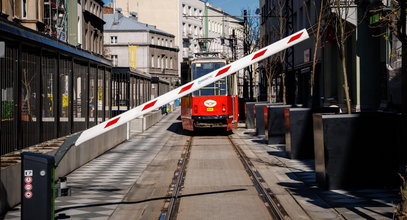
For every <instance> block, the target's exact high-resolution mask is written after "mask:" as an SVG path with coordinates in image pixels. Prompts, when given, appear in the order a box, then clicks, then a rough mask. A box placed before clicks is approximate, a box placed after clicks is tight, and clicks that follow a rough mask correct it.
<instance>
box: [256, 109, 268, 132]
mask: <svg viewBox="0 0 407 220" xmlns="http://www.w3.org/2000/svg"><path fill="white" fill-rule="evenodd" d="M268 105H270V103H261V104H256V105H255V108H256V135H264V130H265V124H266V121H267V120H266V119H265V117H266V115H267V106H268Z"/></svg>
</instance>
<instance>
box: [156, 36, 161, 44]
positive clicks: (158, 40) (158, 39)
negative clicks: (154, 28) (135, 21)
mask: <svg viewBox="0 0 407 220" xmlns="http://www.w3.org/2000/svg"><path fill="white" fill-rule="evenodd" d="M160 40H161V39H160V38H159V37H158V38H157V45H160V44H161V42H160Z"/></svg>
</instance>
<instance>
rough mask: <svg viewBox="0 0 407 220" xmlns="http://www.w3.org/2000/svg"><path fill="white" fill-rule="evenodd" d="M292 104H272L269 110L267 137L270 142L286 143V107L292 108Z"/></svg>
mask: <svg viewBox="0 0 407 220" xmlns="http://www.w3.org/2000/svg"><path fill="white" fill-rule="evenodd" d="M290 107H291V105H270V106H267V111H268V127H267V130H266V137H267V142H268V144H284V143H285V138H284V134H285V126H284V109H286V108H290Z"/></svg>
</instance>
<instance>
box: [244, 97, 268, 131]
mask: <svg viewBox="0 0 407 220" xmlns="http://www.w3.org/2000/svg"><path fill="white" fill-rule="evenodd" d="M260 103H266V102H246V104H245V106H246V108H245V109H246V111H245V112H246V128H247V129H253V128H255V126H256V112H255V108H254V106H255V104H260Z"/></svg>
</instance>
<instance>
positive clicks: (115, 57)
mask: <svg viewBox="0 0 407 220" xmlns="http://www.w3.org/2000/svg"><path fill="white" fill-rule="evenodd" d="M111 58H112V65H113V66H117V64H118V57H117V55H112V57H111Z"/></svg>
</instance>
